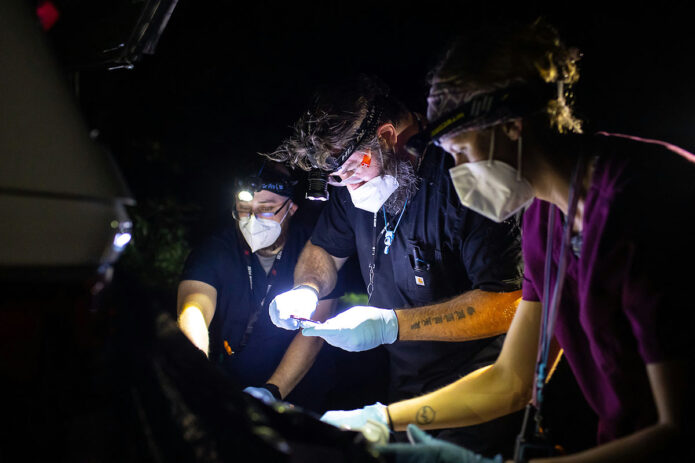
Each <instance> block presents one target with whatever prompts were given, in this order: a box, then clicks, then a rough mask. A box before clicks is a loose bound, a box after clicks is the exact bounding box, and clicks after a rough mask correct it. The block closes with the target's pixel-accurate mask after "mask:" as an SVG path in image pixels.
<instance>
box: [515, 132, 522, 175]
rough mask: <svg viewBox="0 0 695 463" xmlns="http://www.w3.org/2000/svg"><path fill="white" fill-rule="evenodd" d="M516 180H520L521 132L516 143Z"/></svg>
mask: <svg viewBox="0 0 695 463" xmlns="http://www.w3.org/2000/svg"><path fill="white" fill-rule="evenodd" d="M516 180H517V181H518V182H520V181H521V134H519V140H518V141H517V144H516Z"/></svg>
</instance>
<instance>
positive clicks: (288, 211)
mask: <svg viewBox="0 0 695 463" xmlns="http://www.w3.org/2000/svg"><path fill="white" fill-rule="evenodd" d="M291 207H292V200H290V201H289V205H288V206H287V210H286V211H285V215H283V216H282V220H281V221H280V225H282V222H284V221H285V218H287V214H289V213H290V208H291Z"/></svg>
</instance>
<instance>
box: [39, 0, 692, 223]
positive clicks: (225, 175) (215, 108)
mask: <svg viewBox="0 0 695 463" xmlns="http://www.w3.org/2000/svg"><path fill="white" fill-rule="evenodd" d="M56 3H58V2H56ZM62 3H63V4H64V10H65V12H64V15H63V18H62V22H61V21H59V22H58V24H57V25H56V27H55V28H54V29H53V30H52V31H51V33H50V34H51V36H52V38H53V39H54V43H56V46H57V48H58V52H59V54H60V56H61V57H62V59H63V62H64V63H65V65H66V67H67V68H68V69H70V70H74V69H77V70H79V71H80V73H79V74H80V76H79V89H80V103H81V105H82V106H83V108H84V113H85V116H86V118H87V120H88V123H89V126H90V128H95V129H98V130H99V140H100V141H101V142H102V143H104V144H106V145H107V146H108V147H109V148H110V149H111V151H112V153H113V154H114V156H115V157H116V159H117V160H118V162H119V164H120V166H121V168H122V169H123V171H124V173H125V176H126V179H127V181H128V182H129V184H130V186H131V188H132V189H133V192H134V194H135V196H136V198H137V199H138V200H141V201H142V200H145V199H147V198H150V197H162V196H165V195H171V196H173V197H175V198H176V199H177V200H179V201H184V202H191V203H193V204H195V205H197V206H200V208H201V209H200V212H201V217H199V218H200V219H203V220H202V221H201V220H198V221H196V222H197V224H198V225H196V226H194V227H193V231H194V233H196V232H199V231H202V228H205V227H209V226H211V225H212V224H213V223H214V222H215V221H216V220H217V219H219V218H220V217H221V215H223V214H224V213H225V211H226V208H227V207H228V206H229V190H228V188H229V187H230V185H231V183H230V182H231V177H232V176H233V173H234V172H235V171H236V170H237V169H238V168H239V167H240V166H243V165H244V164H245V163H247V162H248V160H249V159H252V158H253V157H254V156H255V154H256V153H257V152H264V151H270V150H273V149H274V148H275V147H276V146H277V145H278V144H279V143H280V141H281V140H282V138H283V137H285V136H287V135H288V134H289V126H290V125H291V124H292V122H293V121H294V120H296V119H297V117H298V116H299V115H300V114H301V112H302V111H303V110H304V109H305V107H306V105H307V104H308V101H309V99H310V96H311V93H312V91H313V90H314V88H315V87H316V86H317V85H318V84H321V83H326V82H330V81H332V80H336V79H339V78H342V77H344V76H346V75H350V74H354V73H358V72H366V73H370V74H375V75H377V76H380V77H381V78H382V79H383V80H385V81H386V82H387V83H388V84H389V85H390V86H391V87H392V89H393V93H394V94H395V95H397V96H400V97H401V98H402V99H403V100H404V101H405V102H406V103H407V104H408V105H409V106H410V107H411V108H412V109H414V110H424V102H425V96H426V92H427V86H426V83H425V76H426V73H427V71H428V70H429V69H430V68H431V67H432V65H433V64H434V63H435V62H436V60H437V57H438V56H439V54H440V53H442V51H443V50H444V48H445V46H446V44H447V43H448V41H449V40H450V39H451V38H452V37H453V36H454V35H455V34H456V32H457V31H462V30H465V29H466V28H467V27H470V26H474V25H479V24H485V23H486V22H494V21H495V20H497V19H499V18H515V19H519V20H521V21H526V20H533V19H534V18H536V17H538V16H544V17H545V18H546V19H547V20H549V21H550V22H551V23H553V24H555V25H556V26H557V27H558V28H559V29H560V31H561V33H562V35H563V36H564V37H565V41H566V43H568V44H570V45H574V46H578V47H579V48H580V49H581V50H582V51H583V53H584V58H583V59H582V61H581V70H582V77H581V80H580V83H579V84H578V85H577V87H576V95H577V98H576V100H577V110H578V112H579V114H580V115H582V116H583V117H584V119H585V120H586V122H587V125H586V128H587V129H588V130H587V131H588V132H591V131H593V130H608V131H618V132H624V133H629V134H638V135H641V136H645V137H654V138H661V139H665V140H667V141H671V142H674V143H676V144H680V145H681V146H683V147H685V148H686V149H693V148H695V136H693V134H692V133H691V130H690V129H691V124H692V121H693V111H692V109H691V108H693V107H694V105H693V103H695V88H694V87H693V85H692V84H691V78H690V68H691V65H690V60H691V57H692V56H693V45H694V43H695V41H694V40H693V38H692V32H691V23H690V19H689V18H690V15H689V14H688V10H687V8H686V2H681V3H678V2H650V3H649V4H648V6H646V7H639V8H638V7H636V4H635V3H631V4H626V6H625V7H622V8H619V7H616V6H615V5H614V4H613V3H612V2H604V3H603V4H595V5H594V6H589V4H588V3H587V2H554V3H549V5H551V6H544V5H542V4H539V3H534V2H518V3H519V4H516V3H511V2H510V3H508V4H507V3H501V2H486V3H485V4H484V5H483V2H465V1H458V2H430V1H428V2H421V3H417V2H412V3H408V4H406V3H404V2H402V3H395V2H393V3H388V2H321V3H316V4H312V3H297V2H284V3H278V2H269V1H257V2H239V1H223V0H196V1H192V0H182V1H180V2H179V4H178V6H177V7H176V9H175V11H174V13H173V16H172V17H171V21H170V23H169V25H168V26H167V28H166V30H165V31H164V33H163V35H162V37H161V40H160V43H159V46H158V49H157V51H156V53H155V54H154V56H145V57H144V59H143V60H142V61H141V62H140V63H137V64H136V66H135V69H134V70H132V71H125V70H120V71H111V72H107V71H104V70H103V67H98V66H92V67H90V66H89V64H93V63H94V61H95V60H94V59H93V57H94V56H95V53H96V52H98V51H99V48H102V49H103V48H109V47H110V46H113V45H114V42H116V41H117V40H118V39H117V37H118V36H119V32H122V31H126V30H127V29H128V22H127V18H128V17H129V16H128V13H129V12H131V11H132V10H133V9H134V8H136V7H137V6H138V3H139V2H129V4H128V5H127V6H128V7H129V8H130V9H127V8H123V5H121V7H119V8H116V7H115V6H114V5H116V4H118V3H121V4H125V3H128V2H104V1H101V2H85V1H77V0H72V1H70V0H65V1H64V2H62ZM522 3H523V4H522ZM58 4H59V5H60V3H58ZM452 5H453V6H452ZM115 12H118V13H119V14H115ZM116 18H118V19H116ZM119 21H120V23H119ZM90 59H91V61H90ZM201 227H202V228H201Z"/></svg>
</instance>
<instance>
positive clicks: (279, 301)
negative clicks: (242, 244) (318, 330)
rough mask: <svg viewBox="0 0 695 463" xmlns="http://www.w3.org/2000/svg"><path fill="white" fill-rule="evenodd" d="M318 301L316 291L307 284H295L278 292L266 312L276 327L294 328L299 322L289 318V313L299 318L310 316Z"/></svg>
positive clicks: (297, 326)
mask: <svg viewBox="0 0 695 463" xmlns="http://www.w3.org/2000/svg"><path fill="white" fill-rule="evenodd" d="M318 301H319V296H318V293H317V292H316V290H315V289H313V288H311V287H309V286H297V287H296V288H294V289H291V290H289V291H286V292H284V293H282V294H278V295H277V296H276V297H275V299H273V301H272V302H271V303H270V306H269V307H268V312H269V315H270V320H271V321H272V322H273V324H274V325H275V326H277V327H278V328H284V329H286V330H296V329H297V328H299V322H298V321H297V320H294V319H293V318H290V316H291V315H294V316H296V317H301V318H311V316H312V315H313V314H314V311H315V310H316V304H317V303H318Z"/></svg>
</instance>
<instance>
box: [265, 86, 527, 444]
mask: <svg viewBox="0 0 695 463" xmlns="http://www.w3.org/2000/svg"><path fill="white" fill-rule="evenodd" d="M423 129H424V121H422V117H421V116H420V115H419V114H416V113H413V112H411V111H409V110H408V109H407V108H406V107H405V106H404V105H403V104H402V103H400V102H399V101H398V100H397V99H396V98H394V97H393V96H391V95H390V94H389V91H388V89H387V87H386V86H385V85H384V84H383V83H381V82H380V81H378V80H377V79H374V78H371V77H366V76H360V77H358V78H356V79H352V80H349V81H346V82H344V83H341V84H338V85H335V86H332V87H328V88H326V89H324V90H323V91H322V92H320V93H319V94H318V96H317V99H316V100H315V106H314V107H313V108H312V109H311V110H310V111H309V112H308V113H307V114H306V115H305V116H304V117H302V118H301V119H300V120H299V122H298V123H297V124H296V126H295V131H294V135H293V136H292V137H290V138H289V139H287V140H286V141H285V142H284V143H283V144H282V145H281V146H280V148H279V149H278V150H276V151H275V152H274V153H271V154H269V155H268V156H270V157H271V158H273V159H276V160H287V161H290V162H292V163H293V164H294V165H296V166H299V167H301V168H304V169H306V170H309V169H321V170H323V171H324V172H326V174H327V179H328V181H329V182H330V183H331V184H332V185H333V186H332V187H331V188H332V189H331V192H330V199H329V201H328V203H327V205H326V207H325V208H324V209H323V211H322V214H321V216H320V217H319V220H318V222H317V225H316V227H315V229H314V233H313V234H312V237H311V241H310V242H309V243H308V244H307V246H306V248H305V249H304V251H303V252H302V255H301V257H300V259H299V262H298V263H297V268H296V270H295V284H296V285H297V286H298V288H299V289H298V290H293V291H289V292H287V293H284V294H280V295H278V296H277V297H276V298H275V300H274V301H273V302H272V303H271V305H270V311H271V312H270V316H271V319H272V320H273V322H274V323H275V324H276V325H278V326H280V327H284V328H287V329H297V328H299V327H302V328H303V333H304V335H309V336H319V337H322V338H324V339H325V340H326V342H328V343H329V344H332V345H334V346H337V347H340V348H343V349H346V350H350V351H362V350H366V349H371V348H374V347H376V346H379V345H382V344H384V345H385V347H386V349H387V351H388V353H389V358H390V371H389V374H390V397H389V400H393V401H395V400H402V399H406V398H411V397H414V396H417V395H420V394H423V393H426V392H430V391H432V390H435V389H437V388H438V387H441V386H444V385H446V384H449V383H451V382H453V381H455V380H456V379H458V378H459V377H461V376H462V375H465V374H466V373H468V372H470V371H473V370H476V369H478V368H480V367H481V366H484V365H488V364H490V363H492V362H493V361H494V359H495V358H496V357H497V355H498V354H499V348H500V346H501V343H502V336H501V335H502V334H503V333H505V332H506V330H507V328H508V324H509V321H510V320H511V317H512V315H513V313H514V310H515V307H516V306H515V302H516V300H517V299H518V298H519V297H520V291H518V289H519V287H520V284H521V261H520V251H521V248H520V240H519V224H518V221H517V220H515V219H510V220H508V221H506V222H505V223H502V224H498V223H495V222H493V221H491V220H488V219H486V218H484V217H482V216H480V215H479V214H476V213H474V212H471V211H469V210H467V209H466V208H464V207H462V206H461V204H460V202H459V200H458V197H457V196H456V192H455V190H454V189H453V186H452V183H451V180H450V178H449V177H448V175H445V171H444V170H443V169H444V168H445V167H446V166H449V165H450V164H451V159H450V158H449V156H448V155H447V154H446V153H444V152H443V151H442V150H440V149H438V148H437V147H432V148H431V149H428V150H427V151H424V152H423V151H419V152H417V151H416V153H415V154H412V153H410V152H408V151H407V150H406V143H407V142H408V141H409V140H410V139H411V138H413V137H414V136H415V135H416V134H417V133H418V132H420V131H422V130H423ZM355 254H356V255H357V257H358V260H359V264H360V267H361V271H362V276H363V279H364V282H365V285H366V289H367V294H368V297H369V305H367V306H356V307H352V308H349V309H347V310H346V311H344V312H342V313H340V314H338V315H337V316H336V317H334V318H332V319H330V320H328V321H327V322H325V323H322V324H314V323H309V322H302V321H298V320H296V319H294V318H292V316H293V315H295V316H300V317H302V318H310V317H311V314H312V312H313V310H314V306H313V302H314V301H315V297H316V296H314V298H313V299H311V300H308V301H306V302H305V300H304V298H305V296H306V295H307V294H309V291H315V292H316V293H317V294H319V295H323V294H326V293H327V292H329V291H331V289H332V288H333V286H334V285H335V284H336V280H337V270H338V269H339V268H340V267H341V265H342V264H343V262H345V260H346V259H347V258H348V257H349V256H351V255H355ZM300 290H301V291H302V293H300V292H299V291H300ZM442 301H444V302H442ZM441 341H447V342H441ZM384 373H385V374H386V373H387V372H384ZM384 409H385V407H384V406H383V405H381V404H379V403H378V404H375V405H369V406H367V407H365V408H364V409H360V410H356V411H354V414H357V415H359V416H360V419H361V423H362V424H363V423H364V422H365V421H366V419H367V418H370V417H377V418H383V419H380V421H382V422H384V423H386V422H387V419H386V418H385V417H386V415H385V413H384ZM345 413H347V414H350V413H352V412H345ZM323 419H324V420H325V421H328V422H331V423H334V424H339V425H345V426H351V427H355V426H359V424H355V422H353V420H352V419H351V418H350V417H346V418H345V420H343V412H340V411H336V412H328V413H327V414H326V415H325V416H324V417H323ZM358 421H359V420H358ZM520 421H521V419H520V417H519V418H518V419H517V420H515V419H512V418H506V419H503V420H500V421H499V422H496V423H490V424H486V425H483V426H481V427H478V428H475V429H468V430H446V431H443V432H441V433H440V437H442V438H445V439H448V440H451V441H454V442H461V443H466V444H467V445H470V446H474V447H475V448H476V449H479V450H480V451H484V452H491V451H498V450H500V449H499V447H498V445H497V444H498V443H499V442H500V441H502V440H504V441H507V439H505V437H507V438H508V439H512V438H513V435H514V433H515V432H516V430H517V428H518V425H519V423H520ZM398 437H399V438H404V437H405V436H403V435H399V436H398ZM510 450H511V446H510Z"/></svg>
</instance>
